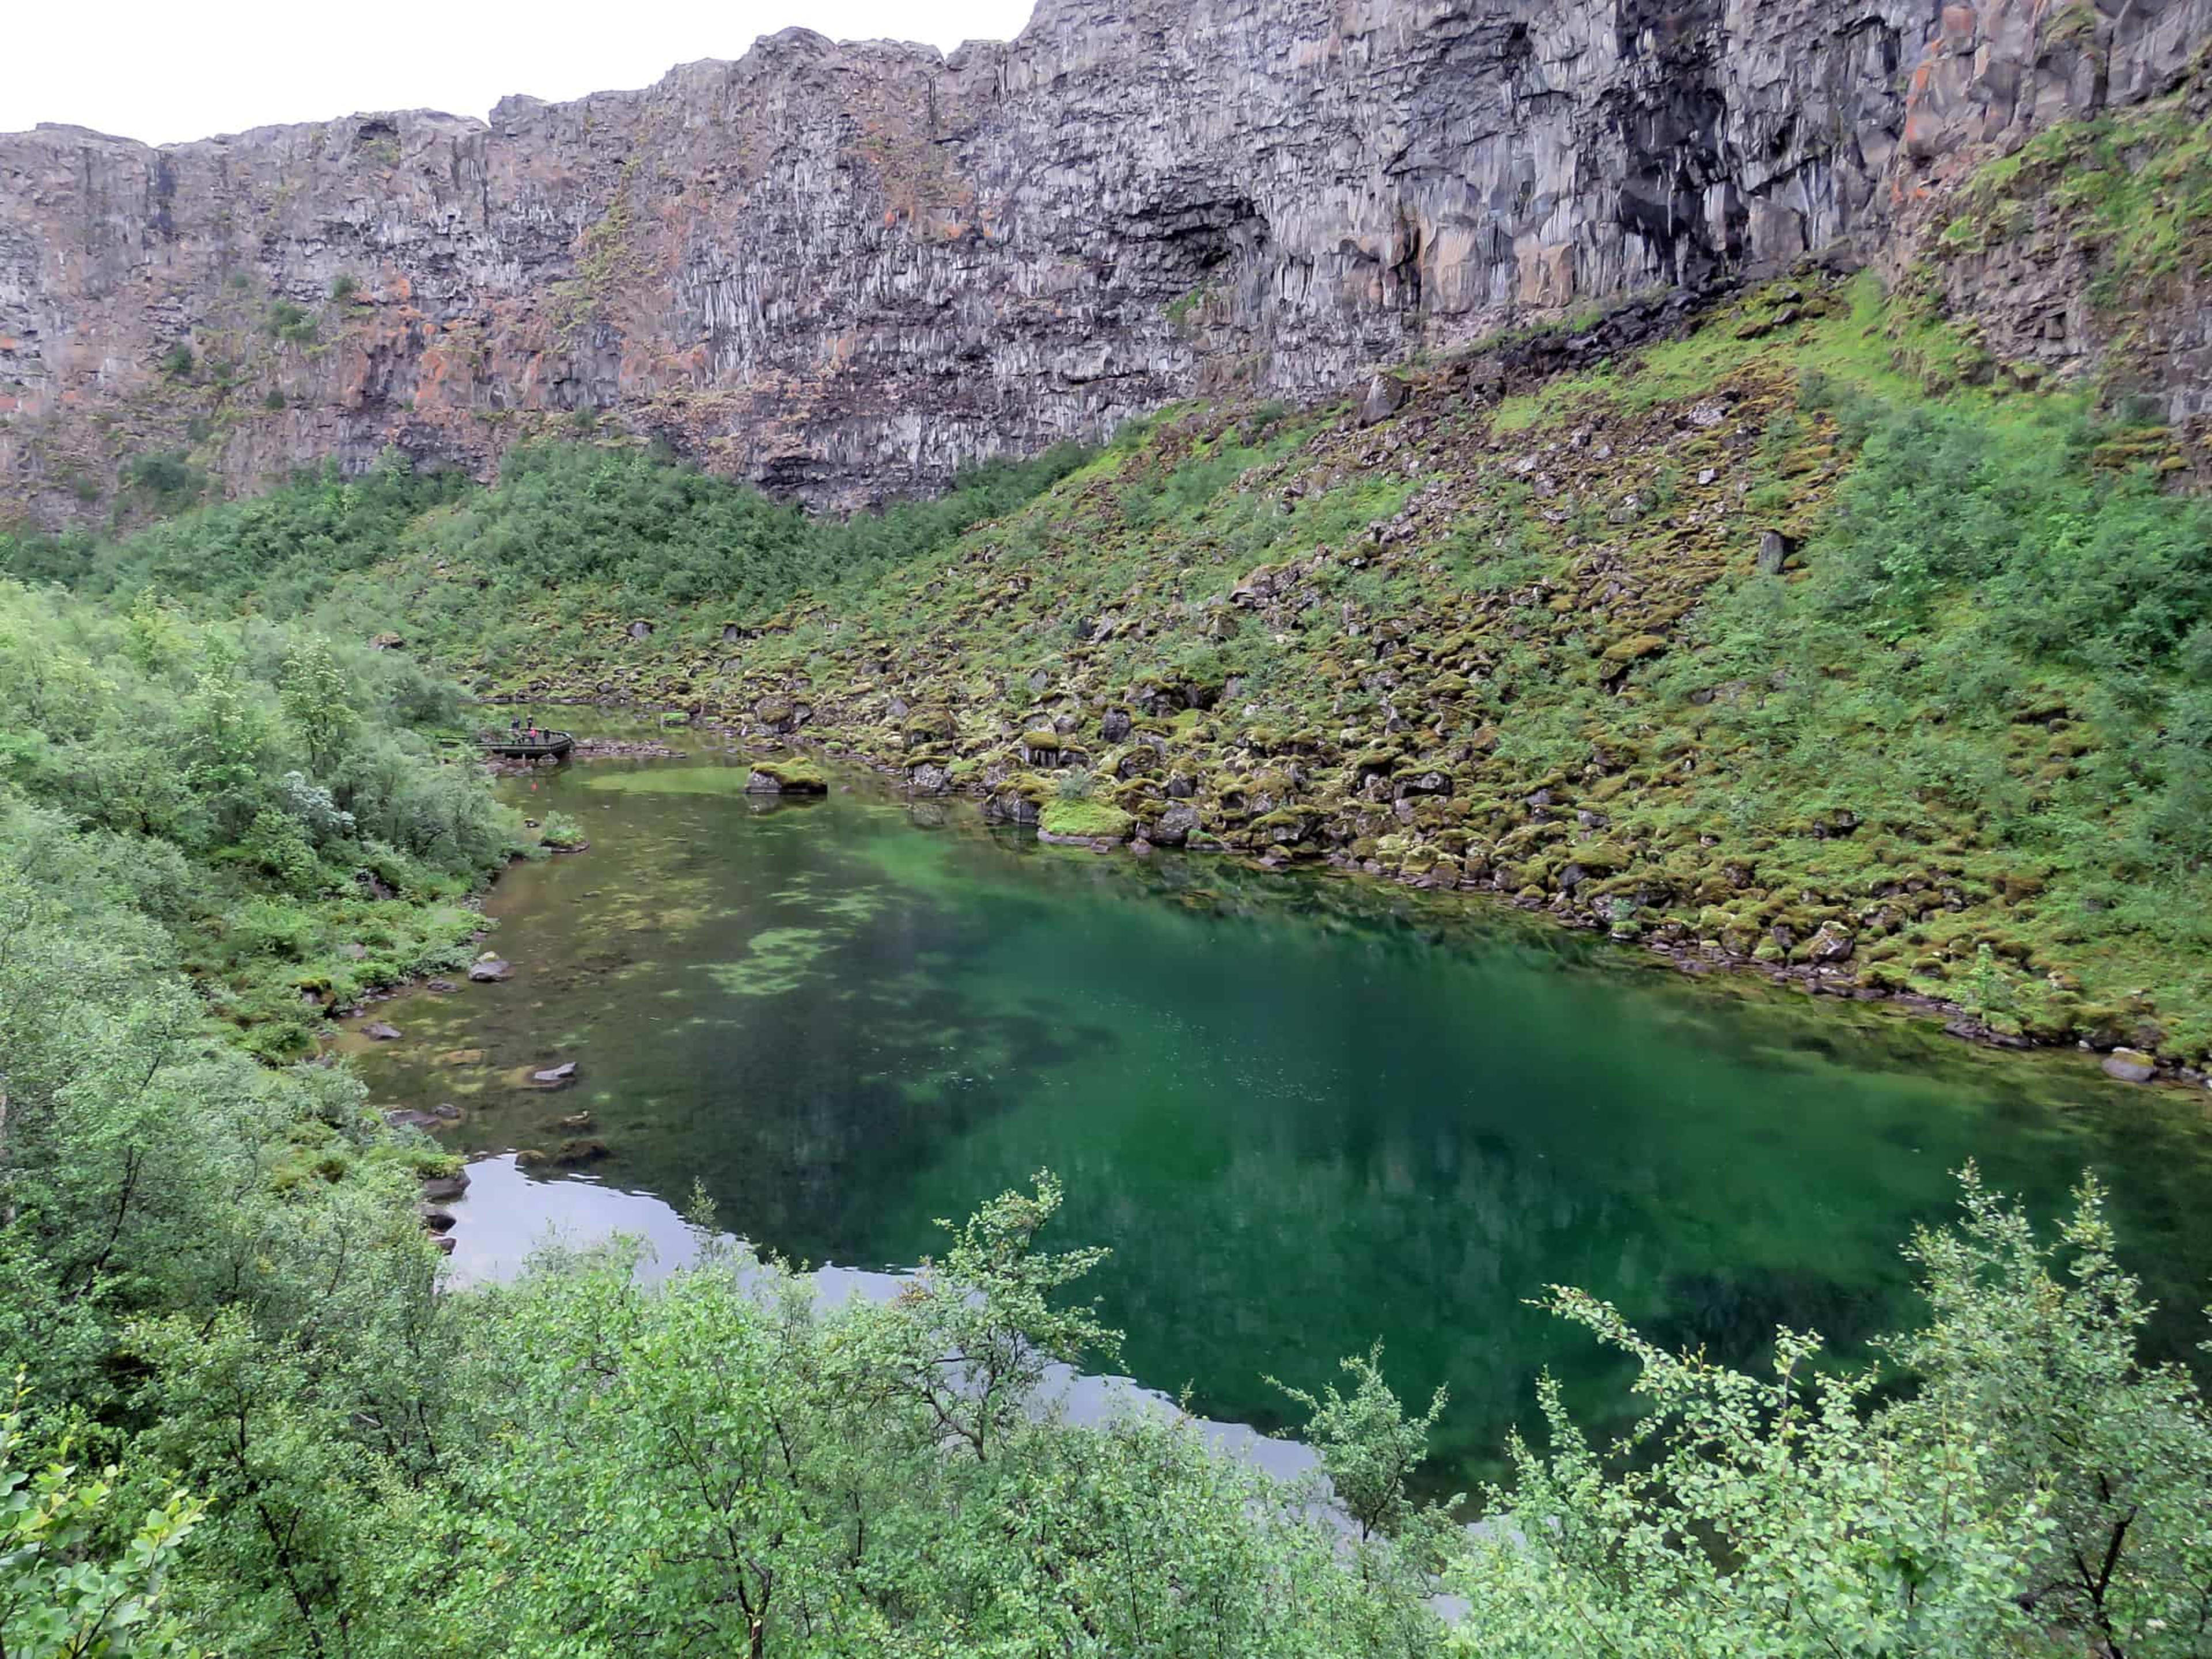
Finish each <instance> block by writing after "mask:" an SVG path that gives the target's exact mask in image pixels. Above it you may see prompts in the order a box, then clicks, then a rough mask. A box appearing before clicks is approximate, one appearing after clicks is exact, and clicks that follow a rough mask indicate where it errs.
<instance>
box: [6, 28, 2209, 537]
mask: <svg viewBox="0 0 2212 1659" xmlns="http://www.w3.org/2000/svg"><path fill="white" fill-rule="evenodd" d="M2208 36H2212V0H2131V3H2130V4H2127V5H2125V6H2114V7H2110V8H2104V7H2100V6H2099V5H2096V4H2094V3H2091V0H2070V3H2066V4H2063V5H2059V4H2050V3H2044V0H1982V3H1979V4H1978V5H1968V4H1953V5H1941V6H1939V5H1938V4H1936V3H1934V0H1870V3H1868V4H1864V5H1860V6H1854V7H1850V8H1845V7H1843V6H1841V5H1839V4H1837V3H1834V0H1770V3H1766V4H1762V5H1753V4H1748V3H1745V0H1691V3H1686V4H1684V5H1681V6H1678V7H1673V8H1661V7H1658V6H1655V5H1650V4H1649V3H1645V0H1615V3H1612V4H1603V3H1595V0H1573V3H1569V4H1565V5H1558V6H1552V5H1536V4H1532V3H1526V0H1492V3H1487V4H1481V5H1470V4H1468V3H1463V0H1197V3H1186V0H1042V3H1041V4H1040V6H1039V8H1038V10H1037V13H1036V16H1035V18H1034V19H1033V20H1032V21H1031V23H1030V26H1029V27H1028V28H1027V29H1025V30H1024V33H1022V35H1021V36H1020V38H1019V39H1018V40H1015V41H1012V42H1011V43H1007V44H976V45H970V46H966V47H963V48H962V49H961V50H960V51H959V52H955V53H954V54H953V55H952V56H951V57H950V58H944V57H941V56H940V55H939V54H938V53H937V52H933V51H931V50H928V49H926V48H921V47H915V46H896V45H890V44H886V43H883V42H868V43H862V44H857V45H846V46H837V45H833V44H832V43H830V42H829V41H828V40H823V39H822V38H821V37H819V36H817V35H815V34H811V33H806V32H805V31H803V30H791V31H787V32H786V33H782V34H779V35H776V36H775V37H773V38H770V39H768V40H763V41H762V42H761V43H759V44H758V45H757V46H756V47H755V48H754V49H753V50H752V51H751V52H749V53H748V54H747V55H746V56H745V57H744V58H741V59H739V60H738V61H737V62H735V63H712V62H710V63H700V64H690V65H688V66H686V67H684V68H682V69H678V70H675V71H673V72H672V73H671V74H670V75H669V76H667V77H666V78H665V79H664V80H663V81H662V82H660V83H659V85H657V86H655V87H653V88H650V89H648V90H646V91H642V92H636V93H610V94H599V95H596V96H593V97H591V98H587V99H585V100H580V101H579V102H576V103H573V104H563V105H552V104H546V103H542V102H539V101H537V100H531V99H526V98H515V99H510V100H507V101H505V102H503V103H502V104H501V105H500V106H499V107H498V108H497V109H495V111H494V112H492V117H491V119H490V120H489V123H483V122H477V121H473V120H465V119H460V118H454V117H452V116H447V115H440V114H433V113H428V112H398V113H389V114H379V115H368V116H359V117H355V118H349V119H345V120H339V121H332V122H327V123H324V124H322V125H313V126H302V127H289V128H272V129H264V130H260V131H253V132H249V133H245V134H241V135H238V136H235V137H223V138H216V139H211V140H209V141H206V142H204V143H192V144H185V145H177V146H171V147H167V148H164V149H150V148H149V147H146V146H144V145H141V144H137V143H130V142H126V141H125V140H121V139H116V138H110V137H101V136H99V135H97V134H94V133H90V132H87V131H81V130H77V129H71V128H58V127H46V128H41V129H40V130H39V131H35V132H33V133H28V134H20V135H15V136H13V137H0V512H5V511H7V510H9V509H11V508H12V509H14V510H15V511H16V512H19V513H27V514H28V515H30V516H31V517H33V518H34V519H36V520H40V521H42V522H45V523H47V524H55V523H59V522H63V521H66V520H71V519H73V518H82V517H84V516H86V515H87V514H88V513H91V512H93V511H94V510H103V509H105V508H106V507H107V506H108V504H109V503H110V502H111V501H112V500H113V499H114V498H115V496H116V494H117V492H118V489H122V490H124V491H125V501H124V502H123V505H124V507H125V509H126V510H128V511H139V510H150V509H153V508H157V507H164V506H173V505H175V504H177V503H178V502H179V501H183V500H186V499H190V498H191V497H192V496H193V495H196V494H197V493H199V492H200V491H201V490H202V489H204V488H206V487H209V486H210V483H212V485H213V486H214V487H219V488H222V489H230V490H237V489H244V488H247V487H250V486H252V485H254V484H256V483H264V482H266V481H268V480H270V478H272V477H276V476H279V475H281V474H282V473H283V472H284V471H287V470H289V469H290V468H291V467H293V466H295V465H298V464H300V463H301V462H304V461H307V460H312V459H318V458H322V457H335V458H337V459H338V460H340V461H341V462H342V463H343V464H344V465H348V466H360V465H366V464H367V463H368V462H369V461H370V460H371V459H374V457H375V456H376V455H377V454H378V453H380V452H381V451H383V450H384V449H385V448H386V447H387V446H392V445H397V446H398V447H400V448H401V449H403V450H404V451H406V452H408V453H410V454H411V455H413V456H415V457H416V458H417V459H427V460H433V461H436V462H440V463H450V464H457V465H465V466H467V467H470V468H472V469H476V470H477V471H482V470H483V468H484V467H485V466H486V465H489V462H490V461H491V460H492V459H494V458H495V456H496V454H497V453H499V452H500V451H501V450H502V449H503V448H505V447H507V445H509V444H511V443H512V442H513V441H517V440H518V439H520V438H521V437H524V436H527V435H532V434H534V433H537V432H540V431H543V430H544V429H545V428H547V427H548V426H549V425H550V424H553V423H556V422H562V423H568V424H574V425H578V426H580V425H582V424H584V423H586V422H595V421H599V420H602V419H605V420H606V421H610V422H614V423H618V424H619V426H620V427H621V428H624V429H627V430H629V431H630V432H633V433H635V434H638V435H650V436H653V437H655V438H659V439H664V440H665V441H667V442H668V443H670V444H671V445H672V446H673V447H675V448H676V449H677V450H678V452H680V453H683V454H684V455H686V456H688V457H690V458H692V459H696V460H698V461H700V462H702V463H703V464H705V465H708V466H710V467H712V468H714V469H715V470H718V471H724V472H728V473H733V474H742V475H745V476H749V477H755V478H757V479H759V480H761V481H763V482H764V483H767V484H769V486H771V487H773V488H775V489H783V490H789V491H793V492H796V493H798V494H800V495H804V496H805V497H807V498H808V499H810V500H813V501H822V502H827V503H834V504H850V503H853V502H856V501H862V500H867V499H876V498H880V497H883V496H885V495H890V494H894V493H897V492H900V491H903V490H910V489H914V488H916V487H927V486H930V485H933V484H935V483H939V482H941V481H942V480H943V479H944V478H945V477H947V476H948V474H949V473H950V472H951V471H952V470H953V469H954V468H955V467H956V466H957V465H959V464H960V463H962V462H963V461H965V460H969V459H974V458H976V457H979V456H983V455H987V454H994V453H1020V452H1029V451H1033V450H1035V449H1036V448H1039V447H1042V446H1043V445H1044V444H1046V443H1047V442H1048V441H1051V440H1053V439H1055V438H1059V437H1062V436H1069V435H1081V436H1094V437H1095V436H1097V435H1101V434H1103V432H1104V431H1105V430H1107V429H1109V428H1111V427H1112V426H1113V425H1114V424H1115V422H1118V421H1120V420H1121V419H1123V418H1125V417H1127V416H1130V415H1132V414H1134V413H1137V412H1139V411H1142V410H1147V409H1151V408H1153V407H1156V406H1158V405H1159V404H1162V403H1164V402H1165V401H1168V400H1170V399H1172V398H1177V397H1180V396H1183V395H1186V394H1188V393H1190V392H1194V391H1195V390H1200V389H1209V388H1210V389H1217V390H1218V389H1222V388H1237V389H1246V390H1250V391H1254V392H1273V393H1279V394H1282V395H1285V396H1287V397H1292V398H1304V397H1307V396H1310V395H1312V394H1316V393H1322V392H1332V391H1334V389H1336V388H1338V387H1340V386H1342V385H1343V384H1344V383H1345V382H1346V380H1347V379H1348V377H1350V376H1352V374H1355V373H1356V372H1358V371H1359V370H1360V369H1361V368H1364V366H1367V365H1370V364H1373V363H1376V362H1389V361H1395V360H1397V359H1400V358H1403V357H1406V356H1409V355H1412V354H1414V353H1417V352H1419V351H1421V350H1424V349H1434V348H1443V347H1449V346H1450V345H1452V344H1454V343H1460V342H1463V341H1465V340H1468V339H1470V338H1474V337H1479V336H1480V335H1481V334H1483V333H1485V332H1486V331H1491V330H1492V329H1495V328H1496V327H1498V325H1501V324H1503V323H1505V322H1508V321H1510V320H1514V319H1521V318H1524V317H1526V316H1528V315H1531V314H1534V315H1544V314H1554V313H1560V312H1562V311H1565V310H1567V309H1570V308H1572V307H1578V306H1582V305H1585V304H1588V303H1589V302H1591V301H1602V300H1606V299H1608V298H1611V297H1615V296H1620V295H1624V294H1627V293H1630V292H1633V291H1637V290H1641V289H1650V288H1672V289H1696V288H1699V287H1700V286H1701V285H1704V284H1705V283H1708V282H1709V281H1710V280H1711V279H1712V278H1714V277H1716V276H1729V275H1732V274H1735V273H1741V272H1750V273H1757V272H1759V271H1761V270H1771V269H1776V268H1779V267H1782V266H1785V265H1787V264H1790V262H1792V261H1795V260H1797V259H1800V258H1804V257H1807V256H1808V255H1820V256H1821V257H1823V258H1826V259H1827V260H1828V261H1830V262H1832V263H1836V264H1856V263H1859V262H1863V261H1865V260H1868V259H1879V260H1882V261H1885V262H1886V263H1887V266H1888V267H1889V269H1890V270H1891V274H1892V275H1893V276H1895V275H1897V274H1898V273H1899V272H1900V271H1902V270H1905V269H1906V268H1907V267H1908V266H1909V265H1910V264H1911V261H1912V259H1913V258H1914V257H1915V253H1916V251H1918V250H1921V249H1923V246H1924V245H1925V244H1926V243H1927V242H1928V240H1929V238H1930V237H1932V236H1933V235H1935V234H1938V233H1940V232H1941V231H1942V230H1943V229H1945V228H1947V227H1948V224H1949V223H1950V204H1952V202H1953V200H1954V185H1955V183H1956V181H1957V180H1958V179H1960V178H1961V177H1963V176H1964V175H1965V174H1966V173H1967V172H1968V171H1969V170H1970V169H1971V168H1972V167H1975V166H1977V165H1978V164H1979V163H1981V162H1983V161H1986V160H1987V158H1989V157H1990V156H1991V155H2002V154H2006V153H2009V152H2011V151H2015V150H2017V149H2020V147H2021V145H2022V144H2023V143H2025V142H2026V141H2027V139H2028V138H2029V137H2030V136H2031V135H2032V134H2033V133H2034V132H2036V131H2039V130H2041V129H2044V128H2047V127H2049V126H2050V125H2051V124H2052V123H2054V122H2056V121H2058V120H2061V119H2063V118H2075V119H2076V120H2077V121H2078V119H2080V118H2085V117H2094V116H2098V115H2100V114H2101V113H2102V112H2107V111H2114V110H2124V109H2126V108H2129V107H2132V106H2137V105H2140V104H2142V103H2143V102H2144V101H2145V100H2150V99H2153V98H2156V97H2159V96H2160V95H2162V94H2166V93H2168V92H2169V91H2170V90H2171V89H2172V87H2173V86H2174V85H2175V84H2176V83H2177V82H2178V80H2179V77H2180V76H2181V75H2182V73H2183V71H2184V69H2185V65H2186V64H2188V62H2189V61H2190V59H2191V56H2192V54H2194V53H2195V52H2197V50H2198V48H2199V46H2201V44H2202V43H2203V41H2204V40H2206V39H2207V38H2208ZM2040 228H2041V230H2043V231H2045V232H2049V233H2051V234H2049V235H2047V236H2046V237H2045V240H2046V241H2049V242H2051V243H2052V246H2050V247H2046V248H2045V250H2044V252H2043V253H2042V254H2041V255H2037V254H2035V253H2033V252H2029V253H2027V254H2024V255H2022V256H2021V258H2022V259H2023V260H2025V261H2026V264H2025V265H2022V266H2021V267H2020V268H2019V269H2012V270H2008V268H2007V267H2005V266H2003V265H2002V263H1998V264H1989V263H1987V262H1988V261H1990V259H1993V258H1996V259H2000V260H2001V257H2002V256H2000V255H1994V254H1991V253H1990V252H1989V251H1988V250H1987V249H1983V248H1977V249H1975V250H1972V257H1973V258H1978V259H1981V260H1983V261H1984V264H1982V265H1978V266H1975V267H1973V268H1972V269H1971V270H1966V271H1965V272H1964V274H1963V275H1961V276H1960V277H1959V280H1957V281H1955V282H1954V283H1953V284H1952V297H1953V299H1954V302H1955V303H1956V304H1957V305H1959V306H1960V307H1966V308H1972V309H1979V308H1980V307H1983V306H1984V304H1985V303H1987V302H1988V300H1989V294H1990V290H1991V289H1992V288H1993V287H2002V288H2004V289H2008V290H2011V291H2012V292H2011V297H2010V299H2009V300H2008V301H2004V302H2003V303H2002V304H2001V305H1999V306H1998V307H1997V309H1998V312H1999V313H2000V314H1999V319H1998V323H1999V331H2000V333H2001V334H2002V335H2003V336H2004V337H2005V338H2006V340H2008V342H2009V343H2011V344H2012V345H2013V346H2014V347H2015V348H2016V349H2017V352H2016V355H2017V354H2018V353H2024V354H2026V355H2029V356H2033V357H2034V358H2035V359H2036V360H2037V361H2038V362H2039V363H2040V364H2042V365H2043V366H2044V367H2045V368H2048V369H2051V370H2053V371H2057V372H2060V373H2072V372H2078V371H2080V370H2081V369H2083V368H2085V367H2087V366H2089V365H2091V364H2092V363H2093V362H2096V361H2097V359H2098V358H2099V356H2100V353H2101V352H2102V351H2103V350H2104V349H2105V348H2106V346H2107V345H2108V344H2109V343H2112V340H2113V339H2114V337H2115V335H2116V332H2117V331H2116V330H2115V328H2114V327H2113V325H2112V323H2111V321H2110V319H2108V318H2107V317H2105V316H2103V315H2101V314H2100V313H2099V312H2098V311H2097V309H2096V307H2094V306H2093V304H2091V303H2089V302H2088V301H2087V299H2086V298H2085V297H2084V296H2085V295H2086V294H2087V289H2088V286H2089V284H2090V283H2093V280H2094V278H2095V277H2096V276H2097V274H2098V273H2097V269H2096V260H2095V258H2094V254H2093V250H2092V251H2091V252H2090V253H2088V254H2087V255H2084V254H2083V253H2082V252H2081V248H2080V246H2079V244H2078V239H2072V238H2069V235H2068V234H2066V228H2065V227H2063V226H2060V227H2057V228H2056V229H2055V230H2054V229H2053V228H2052V227H2051V226H2050V225H2048V224H2046V225H2044V226H2042V227H2040ZM2006 229H2007V231H2008V234H2009V233H2010V232H2015V231H2018V232H2022V233H2026V232H2031V231H2035V230H2037V229H2038V227H2036V226H2033V225H2023V224H2022V223H2021V222H2019V221H2018V220H2017V219H2015V220H2014V221H2010V222H2008V224H2007V226H2006ZM1999 240H2002V237H2001V238H2000V239H1999ZM2054 249H2055V251H2054ZM1948 252H1949V253H1950V254H1951V255H1953V256H1955V258H1954V268H1955V260H1956V258H1966V257H1967V251H1966V250H1964V249H1962V248H1960V247H1958V246H1953V247H1951V248H1949V249H1948ZM2023 270H2025V271H2026V272H2027V276H2029V277H2030V278H2032V280H2031V281H2029V282H2028V283H2027V284H2026V286H2025V287H2023V286H2022V285H2021V283H2020V282H2019V281H2018V280H2011V279H2017V278H2019V277H2020V276H2021V273H2022V271H2023ZM1990 277H1998V278H2008V280H2005V281H2002V282H1999V283H1992V282H1990V281H1989V280H1984V279H1985V278H1990ZM2166 304H2167V306H2168V307H2169V309H2170V311H2171V313H2172V315H2173V316H2174V317H2176V318H2178V319H2179V322H2178V323H2177V324H2176V325H2174V326H2173V327H2172V328H2170V329H2167V330H2166V331H2164V332H2163V333H2161V334H2160V337H2159V339H2158V340H2157V341H2156V342H2154V345H2155V347H2156V349H2154V351H2153V352H2152V353H2151V354H2150V355H2149V356H2148V359H2147V360H2146V361H2145V363H2144V364H2143V365H2142V366H2140V368H2139V369H2138V372H2137V373H2136V380H2135V381H2134V384H2136V385H2137V386H2139V388H2141V389H2142V390H2145V391H2147V392H2149V393H2150V394H2151V395H2154V396H2156V397H2158V398H2162V399H2164V400H2165V401H2166V404H2167V407H2168V410H2169V412H2170V413H2172V414H2174V415H2187V414H2191V413H2192V412H2197V411H2198V410H2201V408H2202V401H2201V400H2202V399H2203V396H2204V387H2205V386H2206V385H2207V383H2208V380H2212V373H2208V368H2207V364H2206V333H2205V330H2204V327H2203V315H2204V310H2203V302H2202V300H2201V298H2200V297H2199V293H2198V290H2197V288H2196V287H2194V286H2192V284H2191V283H2190V282H2186V281H2185V282H2183V283H2181V284H2180V285H2179V288H2178V289H2176V290H2175V291H2173V292H2172V293H2169V294H2168V295H2166Z"/></svg>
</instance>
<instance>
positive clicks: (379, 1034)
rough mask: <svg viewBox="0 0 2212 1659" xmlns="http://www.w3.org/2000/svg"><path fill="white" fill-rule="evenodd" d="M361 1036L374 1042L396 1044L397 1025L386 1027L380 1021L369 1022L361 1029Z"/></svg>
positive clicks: (397, 1037) (397, 1036)
mask: <svg viewBox="0 0 2212 1659" xmlns="http://www.w3.org/2000/svg"><path fill="white" fill-rule="evenodd" d="M361 1034H362V1036H365V1037H368V1039H369V1040H370V1041H371V1042H398V1040H399V1028H398V1026H397V1025H386V1024H385V1023H384V1022H383V1021H382V1020H380V1019H373V1020H371V1021H369V1023H368V1024H366V1025H364V1026H362V1028H361Z"/></svg>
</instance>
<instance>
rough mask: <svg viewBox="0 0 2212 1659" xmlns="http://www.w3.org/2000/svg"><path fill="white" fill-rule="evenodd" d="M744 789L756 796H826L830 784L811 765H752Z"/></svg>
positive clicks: (788, 762) (784, 762)
mask: <svg viewBox="0 0 2212 1659" xmlns="http://www.w3.org/2000/svg"><path fill="white" fill-rule="evenodd" d="M745 789H746V792H747V793H750V794H756V795H826V794H828V793H829V779H827V778H825V777H823V775H822V771H821V769H820V768H818V767H817V766H816V765H814V763H812V762H811V761H804V760H772V761H755V762H754V763H752V769H751V771H750V773H749V774H748V775H747V776H746V778H745Z"/></svg>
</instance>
